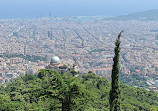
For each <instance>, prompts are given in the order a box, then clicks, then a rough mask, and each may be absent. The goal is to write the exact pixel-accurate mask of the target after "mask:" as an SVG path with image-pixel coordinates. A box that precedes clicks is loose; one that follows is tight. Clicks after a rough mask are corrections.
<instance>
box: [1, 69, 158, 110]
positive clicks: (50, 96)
mask: <svg viewBox="0 0 158 111" xmlns="http://www.w3.org/2000/svg"><path fill="white" fill-rule="evenodd" d="M39 75H41V76H39ZM120 88H121V108H122V111H141V110H142V111H155V110H157V109H158V107H157V106H158V101H157V100H158V95H157V93H154V92H151V91H146V90H144V89H140V88H134V87H130V86H126V85H122V84H121V87H120ZM109 91H110V81H108V80H107V79H106V78H103V77H99V76H96V75H95V74H94V73H88V74H85V75H83V76H79V77H72V76H70V75H69V74H67V73H66V74H63V75H60V74H58V73H56V72H55V71H52V70H48V69H42V70H40V73H39V74H38V75H29V74H27V75H25V76H23V77H19V78H17V79H15V80H13V81H11V82H10V83H9V84H8V85H7V86H6V87H0V111H61V110H63V111H64V110H67V111H68V110H69V111H109V109H110V105H109V102H108V101H109Z"/></svg>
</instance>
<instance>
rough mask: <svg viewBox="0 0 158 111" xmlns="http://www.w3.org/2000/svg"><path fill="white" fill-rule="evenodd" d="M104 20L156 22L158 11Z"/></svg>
mask: <svg viewBox="0 0 158 111" xmlns="http://www.w3.org/2000/svg"><path fill="white" fill-rule="evenodd" d="M105 20H121V21H123V20H158V9H154V10H149V11H144V12H138V13H132V14H128V15H121V16H117V17H112V18H106V19H105Z"/></svg>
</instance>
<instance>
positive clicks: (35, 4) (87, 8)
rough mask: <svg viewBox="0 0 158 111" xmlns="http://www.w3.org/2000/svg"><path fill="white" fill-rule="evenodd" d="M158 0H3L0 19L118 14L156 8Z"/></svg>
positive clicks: (0, 4) (0, 5)
mask: <svg viewBox="0 0 158 111" xmlns="http://www.w3.org/2000/svg"><path fill="white" fill-rule="evenodd" d="M157 5H158V1H156V0H1V1H0V19H10V18H37V17H48V16H52V17H65V16H118V15H125V14H129V13H135V12H141V11H146V10H152V9H156V8H157Z"/></svg>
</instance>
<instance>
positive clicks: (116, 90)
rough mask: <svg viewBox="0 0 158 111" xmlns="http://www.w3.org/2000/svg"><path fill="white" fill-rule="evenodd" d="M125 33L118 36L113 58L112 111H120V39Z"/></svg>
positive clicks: (110, 101)
mask: <svg viewBox="0 0 158 111" xmlns="http://www.w3.org/2000/svg"><path fill="white" fill-rule="evenodd" d="M122 32H123V31H121V32H120V33H119V34H118V37H117V39H116V42H115V49H114V52H115V56H114V58H113V69H112V75H111V78H112V81H111V91H110V100H109V103H110V111H120V110H121V108H120V85H119V77H120V65H119V57H120V50H121V48H120V43H121V41H120V37H121V34H122Z"/></svg>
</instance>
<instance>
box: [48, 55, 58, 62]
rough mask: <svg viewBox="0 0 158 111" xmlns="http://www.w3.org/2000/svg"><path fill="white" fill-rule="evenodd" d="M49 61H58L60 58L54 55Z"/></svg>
mask: <svg viewBox="0 0 158 111" xmlns="http://www.w3.org/2000/svg"><path fill="white" fill-rule="evenodd" d="M50 63H60V59H59V57H58V56H54V57H52V59H51V61H50Z"/></svg>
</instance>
